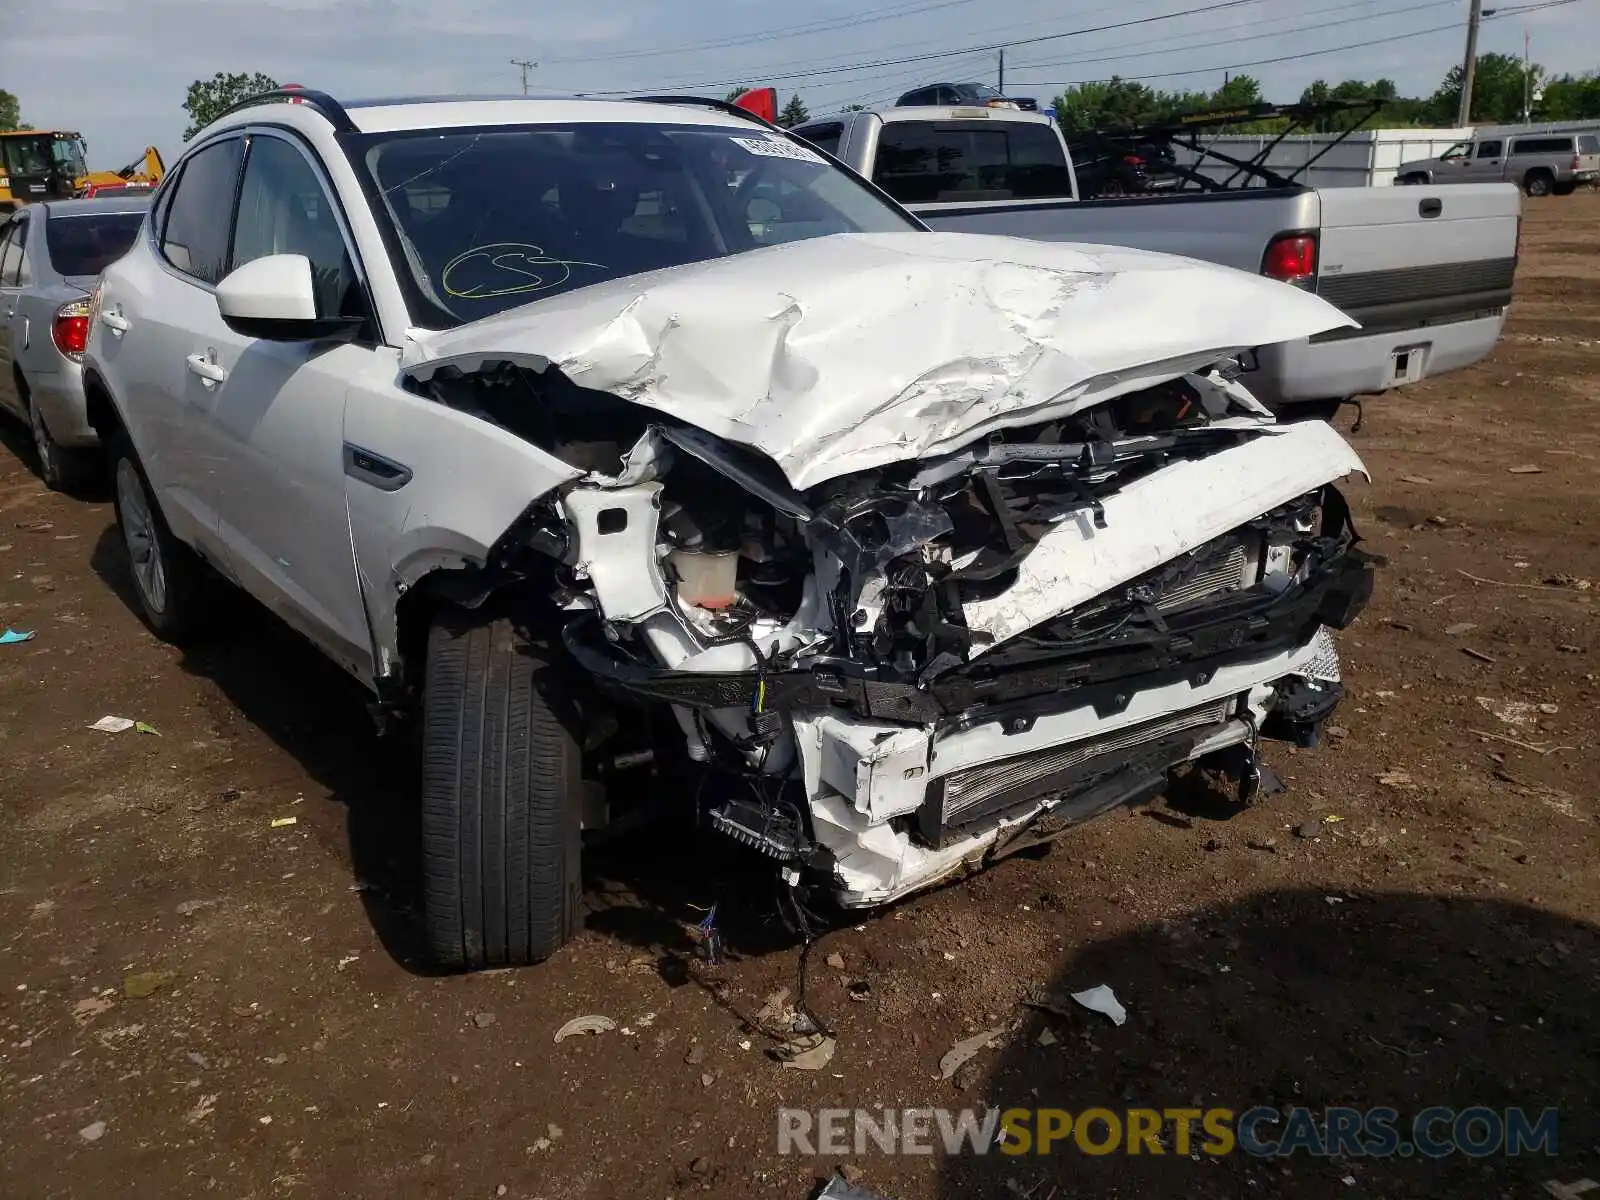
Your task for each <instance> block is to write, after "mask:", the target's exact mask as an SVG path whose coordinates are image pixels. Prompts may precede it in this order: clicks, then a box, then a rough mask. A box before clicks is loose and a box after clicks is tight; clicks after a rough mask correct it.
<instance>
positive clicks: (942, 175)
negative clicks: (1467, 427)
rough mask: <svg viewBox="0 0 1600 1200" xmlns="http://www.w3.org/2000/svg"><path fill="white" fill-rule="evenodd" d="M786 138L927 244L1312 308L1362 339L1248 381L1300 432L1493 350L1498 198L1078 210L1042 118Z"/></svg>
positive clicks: (1505, 223)
mask: <svg viewBox="0 0 1600 1200" xmlns="http://www.w3.org/2000/svg"><path fill="white" fill-rule="evenodd" d="M792 132H794V133H796V134H798V135H799V136H801V137H803V138H805V139H806V140H807V141H809V142H811V143H812V144H813V145H815V146H818V147H819V148H821V149H823V150H825V151H827V152H828V153H830V154H832V155H833V156H834V157H836V158H837V159H839V160H840V161H841V162H843V163H844V164H845V165H846V166H848V167H850V168H851V169H853V170H854V171H856V172H857V173H858V174H861V175H863V176H865V177H866V178H868V179H870V180H872V181H873V182H874V183H876V184H877V185H878V186H879V187H881V188H882V189H883V190H884V191H886V192H888V193H889V194H890V195H891V196H893V197H894V198H895V199H896V200H899V201H900V202H901V203H902V204H904V205H906V207H908V208H909V209H910V210H911V211H912V212H913V213H915V214H916V215H917V216H918V217H919V218H920V219H921V220H922V221H923V222H924V223H925V224H927V225H928V226H929V227H930V228H933V229H939V230H952V231H958V232H970V233H999V234H1010V235H1012V236H1017V237H1028V238H1037V239H1041V240H1044V241H1063V242H1089V243H1101V244H1109V245H1118V246H1134V247H1138V248H1140V249H1146V250H1158V251H1164V252H1166V253H1170V254H1180V255H1185V256H1187V257H1190V258H1197V259H1203V260H1205V261H1208V262H1213V263H1220V264H1222V265H1224V266H1230V267H1237V268H1239V269H1241V270H1245V271H1250V272H1253V273H1254V272H1259V273H1261V274H1263V275H1268V276H1271V277H1273V278H1275V279H1281V280H1283V281H1285V282H1288V283H1292V284H1295V285H1296V286H1298V287H1301V288H1304V289H1305V290H1307V291H1310V292H1314V293H1316V294H1317V295H1319V296H1322V297H1323V298H1324V299H1326V300H1328V301H1330V302H1331V303H1333V304H1334V305H1336V306H1337V307H1339V308H1340V309H1342V310H1343V311H1344V312H1345V313H1347V314H1348V315H1349V316H1350V317H1352V318H1353V319H1355V320H1356V321H1357V322H1359V324H1360V328H1359V329H1352V328H1345V329H1338V330H1330V331H1328V332H1326V333H1321V334H1317V335H1314V336H1312V337H1310V338H1302V339H1299V340H1297V341H1291V342H1286V343H1282V344H1279V345H1275V346H1265V347H1262V348H1261V349H1260V351H1259V352H1258V354H1257V355H1256V356H1255V357H1256V359H1257V365H1256V370H1255V371H1254V372H1253V373H1252V374H1250V376H1249V377H1248V382H1249V385H1250V389H1251V391H1252V392H1254V393H1255V394H1256V395H1257V396H1259V397H1261V398H1262V399H1264V400H1265V401H1267V402H1268V403H1269V404H1272V405H1273V406H1274V407H1283V406H1287V405H1291V404H1292V405H1295V406H1297V408H1296V412H1297V414H1300V415H1303V414H1307V413H1309V412H1312V411H1315V412H1317V413H1318V414H1321V415H1326V414H1330V413H1331V412H1332V411H1333V410H1334V409H1336V408H1337V407H1338V405H1339V404H1340V403H1342V402H1343V401H1346V400H1348V399H1351V398H1353V397H1356V396H1362V395H1370V394H1375V393H1379V392H1384V391H1388V390H1389V389H1391V388H1397V387H1403V386H1405V385H1406V384H1411V383H1415V382H1417V381H1418V380H1420V379H1423V378H1427V377H1433V376H1437V375H1441V374H1443V373H1444V372H1446V371H1454V370H1458V369H1459V368H1461V367H1466V366H1470V365H1471V364H1473V363H1475V362H1478V361H1479V360H1481V359H1483V358H1485V357H1487V356H1488V354H1489V352H1490V351H1491V350H1492V349H1493V348H1494V345H1495V343H1496V341H1497V340H1498V339H1499V337H1500V329H1501V326H1502V324H1503V323H1504V321H1505V312H1506V305H1507V304H1508V303H1509V301H1510V299H1511V287H1512V280H1513V277H1514V275H1515V272H1516V265H1517V241H1518V235H1519V231H1520V225H1521V216H1520V214H1521V197H1520V195H1519V193H1518V191H1517V189H1516V188H1515V187H1513V186H1511V185H1509V184H1504V183H1493V184H1481V185H1460V186H1456V187H1451V188H1448V189H1438V190H1435V189H1432V188H1426V187H1424V188H1403V189H1402V188H1376V187H1360V188H1330V189H1327V190H1320V189H1316V188H1311V187H1304V186H1297V185H1291V186H1283V187H1247V188H1240V189H1237V190H1231V191H1228V190H1224V191H1198V192H1183V191H1178V192H1164V193H1159V194H1151V195H1142V196H1136V197H1128V198H1118V199H1107V200H1086V201H1080V200H1078V198H1077V184H1076V179H1075V176H1074V173H1073V167H1072V159H1071V155H1070V154H1069V153H1068V149H1067V146H1066V143H1065V142H1064V141H1063V139H1062V136H1061V133H1060V130H1059V129H1058V127H1057V126H1056V125H1055V123H1054V122H1053V121H1052V120H1051V119H1050V118H1049V117H1047V116H1045V115H1043V114H1037V113H1027V112H1017V111H1013V110H1005V109H993V108H975V107H974V108H909V107H896V108H887V109H883V110H879V111H859V112H849V113H843V114H840V115H838V116H832V117H823V118H818V119H816V120H812V121H809V122H807V123H805V124H804V125H801V126H799V127H797V128H796V129H794V130H793V131H792ZM1301 406H1303V407H1301Z"/></svg>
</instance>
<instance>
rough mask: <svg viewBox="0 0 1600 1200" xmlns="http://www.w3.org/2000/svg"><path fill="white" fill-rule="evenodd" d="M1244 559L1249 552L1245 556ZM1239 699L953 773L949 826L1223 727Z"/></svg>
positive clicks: (947, 793)
mask: <svg viewBox="0 0 1600 1200" xmlns="http://www.w3.org/2000/svg"><path fill="white" fill-rule="evenodd" d="M1240 553H1241V555H1242V554H1243V551H1241V552H1240ZM1233 703H1234V698H1233V697H1231V696H1230V697H1225V698H1223V699H1221V700H1217V701H1214V702H1212V703H1211V704H1207V705H1203V706H1201V707H1200V708H1191V709H1189V710H1188V711H1187V712H1181V713H1173V714H1172V715H1171V716H1166V717H1161V718H1158V719H1157V720H1154V721H1147V722H1145V723H1144V724H1143V725H1134V726H1132V727H1130V728H1128V729H1121V730H1118V731H1117V732H1115V733H1108V734H1106V735H1105V736H1104V737H1099V738H1093V739H1090V740H1088V741H1082V742H1073V743H1072V744H1071V745H1067V746H1054V747H1051V748H1050V749H1048V750H1037V751H1034V752H1033V753H1031V754H1019V755H1017V756H1016V757H1014V758H1008V759H1003V760H1002V761H1000V762H997V763H985V764H984V765H982V766H978V767H968V768H967V769H965V770H962V771H952V772H951V773H950V774H949V775H947V776H945V779H944V822H945V824H947V825H949V824H955V823H959V821H960V819H961V815H962V814H963V813H965V812H967V811H969V810H971V809H972V808H974V807H976V806H978V805H980V804H982V803H983V802H984V801H986V800H989V799H990V798H992V797H994V796H998V795H1000V794H1002V793H1004V792H1008V791H1010V790H1012V789H1013V788H1017V787H1020V786H1022V785H1024V784H1028V783H1032V782H1035V781H1037V780H1041V779H1046V778H1049V777H1051V776H1054V775H1060V774H1063V773H1064V772H1067V771H1070V770H1071V769H1072V768H1073V767H1076V766H1078V765H1079V764H1081V763H1084V762H1087V761H1088V760H1089V759H1091V758H1095V757H1097V756H1098V755H1101V754H1110V753H1113V752H1115V751H1118V750H1131V749H1133V748H1134V747H1136V746H1141V745H1143V744H1144V743H1146V742H1153V741H1156V740H1158V739H1160V738H1163V737H1167V736H1169V735H1170V734H1174V733H1180V732H1182V731H1184V730H1187V729H1199V728H1203V727H1205V726H1208V725H1220V724H1221V723H1222V722H1223V721H1226V720H1227V719H1228V714H1229V710H1230V709H1231V708H1232V706H1233Z"/></svg>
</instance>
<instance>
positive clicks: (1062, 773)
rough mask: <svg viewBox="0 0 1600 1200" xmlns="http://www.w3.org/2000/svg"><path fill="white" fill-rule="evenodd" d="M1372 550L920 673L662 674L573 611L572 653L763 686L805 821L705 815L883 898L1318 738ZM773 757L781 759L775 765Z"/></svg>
mask: <svg viewBox="0 0 1600 1200" xmlns="http://www.w3.org/2000/svg"><path fill="white" fill-rule="evenodd" d="M1374 566H1375V561H1374V560H1373V559H1372V558H1371V557H1370V556H1369V555H1367V554H1365V553H1364V552H1362V551H1361V550H1360V549H1358V548H1357V547H1356V546H1354V545H1353V544H1339V545H1333V544H1332V543H1330V546H1329V549H1328V551H1327V553H1326V554H1324V555H1322V556H1321V558H1320V561H1318V562H1317V563H1316V564H1315V565H1314V566H1311V567H1309V569H1308V570H1307V571H1306V572H1305V573H1304V574H1303V576H1302V577H1300V578H1299V579H1297V580H1296V581H1294V582H1292V583H1288V584H1287V585H1285V584H1284V583H1283V582H1281V581H1280V582H1279V583H1277V584H1271V583H1266V582H1263V583H1258V584H1257V585H1256V586H1253V587H1248V588H1245V589H1243V590H1239V591H1233V592H1228V593H1225V594H1220V595H1218V596H1216V597H1212V598H1210V599H1207V600H1205V601H1204V602H1202V603H1197V604H1193V605H1190V606H1188V607H1183V608H1179V609H1176V610H1172V611H1168V612H1165V613H1164V614H1163V615H1162V616H1161V618H1160V619H1159V620H1158V621H1157V622H1156V624H1155V626H1154V627H1153V628H1149V627H1147V628H1144V629H1142V630H1139V631H1132V630H1127V629H1119V631H1118V632H1117V633H1116V634H1114V635H1110V636H1108V637H1106V638H1105V639H1102V640H1094V639H1091V640H1089V641H1087V642H1084V643H1082V644H1068V645H1067V647H1066V648H1053V647H1047V648H1042V649H1037V650H1026V651H1019V650H1018V649H1017V648H1016V647H1014V646H1012V645H1010V644H1002V646H1000V647H996V648H994V649H993V650H991V651H990V653H988V654H985V655H982V656H980V657H978V658H977V659H976V660H975V661H973V662H971V663H968V664H966V665H964V666H962V667H960V668H957V669H955V670H952V671H949V672H946V673H945V674H943V675H941V676H938V677H937V678H934V679H932V680H929V681H925V682H920V683H913V682H906V681H904V680H900V679H886V678H881V677H876V676H874V675H872V674H871V673H870V672H868V671H867V669H866V668H864V667H862V666H861V665H860V664H857V663H853V662H851V661H848V660H842V659H841V660H830V661H821V662H818V661H813V662H812V663H810V664H808V665H807V666H805V667H804V668H795V669H789V670H773V671H771V672H763V671H760V670H754V671H736V672H716V673H713V672H685V671H674V670H670V669H667V668H664V667H661V666H658V665H654V664H646V663H642V662H639V661H637V660H635V659H633V658H629V657H628V656H627V655H626V654H625V653H624V652H623V651H622V650H621V649H619V648H618V647H617V646H616V645H614V644H613V643H611V642H609V641H608V640H607V639H606V638H605V636H604V632H603V629H602V627H601V625H600V623H599V622H598V621H597V620H595V619H593V618H592V617H583V618H578V619H577V620H575V621H573V622H571V623H570V624H569V625H568V626H567V627H566V630H565V640H566V645H567V649H568V650H569V651H570V652H571V654H572V656H573V658H574V659H575V660H576V661H577V663H578V664H579V665H580V666H581V667H582V668H584V669H585V670H586V671H587V672H588V673H589V674H590V675H591V676H592V678H593V679H594V681H595V683H596V684H597V685H598V686H599V687H600V688H601V689H602V690H608V691H611V692H613V693H620V694H622V695H625V696H631V697H634V698H636V699H643V700H648V701H652V702H655V703H666V704H670V705H672V706H674V707H676V708H677V709H678V710H679V711H680V712H681V711H683V710H686V709H687V710H700V711H701V712H702V713H703V714H704V715H706V716H712V715H714V714H715V713H716V712H718V711H733V712H744V713H749V712H751V711H753V710H754V709H755V707H756V703H755V700H756V697H757V696H758V695H759V696H761V697H763V698H764V700H763V703H762V704H761V706H760V707H761V708H762V710H763V711H764V712H765V713H767V714H770V715H771V719H773V720H777V719H779V718H780V717H781V718H782V719H784V720H786V723H787V725H788V727H789V728H790V729H792V731H793V735H794V748H795V754H796V755H797V756H798V760H799V762H798V768H799V769H798V771H797V772H796V773H795V774H796V776H797V782H798V783H799V785H800V787H801V788H802V789H803V795H804V801H805V807H807V808H808V809H809V815H810V825H811V828H810V830H809V831H805V830H802V829H801V828H800V827H799V826H798V825H794V826H792V827H790V828H786V829H783V830H776V829H774V827H773V825H772V822H771V820H770V817H769V816H767V815H763V814H762V813H761V812H759V811H757V810H756V809H755V808H753V807H749V806H745V805H742V804H741V803H739V802H734V803H732V804H730V805H729V806H728V807H727V808H725V809H723V810H721V811H720V812H719V813H717V814H714V817H713V820H714V823H715V824H717V825H718V827H719V828H722V829H724V830H725V831H726V832H729V833H730V834H733V835H734V836H736V837H738V838H739V839H740V840H742V841H745V842H746V843H747V844H750V845H752V846H754V847H756V848H757V849H759V850H761V851H763V852H764V853H767V854H769V855H771V856H773V857H774V858H777V859H779V860H781V861H785V862H786V863H790V864H793V865H796V866H801V865H804V866H807V867H810V868H812V869H813V870H814V871H817V872H820V873H823V874H825V875H826V876H827V878H828V881H829V890H830V891H831V892H832V893H833V895H834V896H835V898H836V899H837V900H838V901H839V902H840V903H841V904H843V905H844V906H846V907H861V906H869V905H874V904H880V903H885V902H888V901H891V900H894V899H896V898H898V897H900V896H903V895H905V894H907V893H909V892H911V891H914V890H917V889H919V888H921V887H925V886H928V885H929V884H931V883H934V882H937V881H938V880H939V879H941V878H943V877H944V876H946V875H948V874H950V873H952V872H955V871H958V870H961V869H963V868H964V867H965V866H970V865H977V864H981V863H982V862H985V861H987V860H988V859H990V858H992V857H994V856H996V855H998V854H1002V853H1005V852H1008V851H1009V850H1011V849H1014V848H1017V846H1018V845H1019V844H1021V843H1026V842H1032V841H1038V840H1045V839H1047V838H1049V837H1053V836H1055V835H1056V834H1057V833H1059V832H1061V831H1062V830H1064V829H1065V828H1067V827H1068V826H1070V825H1072V824H1076V823H1078V822H1081V821H1083V820H1086V819H1088V818H1089V817H1092V816H1094V815H1096V814H1097V813H1100V812H1103V811H1105V810H1106V809H1109V808H1112V807H1115V806H1117V805H1120V804H1126V803H1129V802H1133V801H1138V800H1141V799H1144V798H1145V797H1147V796H1149V795H1152V794H1154V793H1156V792H1159V791H1160V790H1161V788H1162V787H1163V786H1164V785H1165V783H1166V781H1167V777H1168V775H1169V773H1170V772H1171V771H1172V770H1173V769H1174V768H1176V767H1179V766H1182V765H1183V764H1185V763H1188V762H1191V761H1194V760H1196V759H1198V758H1201V757H1204V756H1206V755H1209V754H1213V753H1215V752H1217V751H1219V750H1223V749H1226V748H1228V747H1232V746H1239V745H1241V744H1243V745H1252V746H1253V744H1254V743H1255V741H1256V739H1257V737H1258V735H1259V734H1262V733H1265V734H1266V735H1268V736H1284V737H1289V738H1291V739H1292V740H1295V741H1298V742H1300V743H1301V744H1309V743H1310V742H1314V740H1315V737H1316V733H1317V730H1318V729H1319V727H1320V725H1321V723H1322V722H1323V721H1324V720H1326V719H1327V717H1328V716H1329V715H1330V714H1331V712H1332V711H1333V708H1334V707H1335V705H1336V704H1337V702H1338V698H1339V695H1340V694H1341V692H1340V689H1339V685H1338V666H1337V662H1338V659H1337V654H1336V652H1335V650H1334V647H1333V639H1332V637H1331V635H1330V633H1329V629H1342V628H1344V627H1345V626H1346V625H1348V624H1349V623H1350V621H1351V620H1353V619H1354V618H1355V617H1356V615H1357V614H1359V613H1360V611H1361V610H1362V609H1363V607H1364V606H1365V605H1366V603H1367V601H1368V599H1369V597H1370V596H1371V593H1372V586H1373V574H1374ZM780 761H781V760H780Z"/></svg>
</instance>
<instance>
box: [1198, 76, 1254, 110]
mask: <svg viewBox="0 0 1600 1200" xmlns="http://www.w3.org/2000/svg"><path fill="white" fill-rule="evenodd" d="M1260 103H1261V81H1260V80H1259V79H1256V78H1255V77H1254V76H1251V75H1235V76H1233V77H1232V78H1230V79H1229V80H1228V81H1227V82H1226V83H1224V84H1223V85H1222V86H1221V87H1219V88H1218V89H1217V90H1216V91H1214V92H1212V93H1211V103H1210V107H1212V108H1234V107H1239V108H1243V107H1244V106H1245V105H1248V104H1260Z"/></svg>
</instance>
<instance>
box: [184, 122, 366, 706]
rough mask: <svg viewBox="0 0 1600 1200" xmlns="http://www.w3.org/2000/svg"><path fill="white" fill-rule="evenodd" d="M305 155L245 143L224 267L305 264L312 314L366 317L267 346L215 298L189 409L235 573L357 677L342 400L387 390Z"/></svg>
mask: <svg viewBox="0 0 1600 1200" xmlns="http://www.w3.org/2000/svg"><path fill="white" fill-rule="evenodd" d="M333 195H334V193H333V190H332V188H331V187H329V186H328V184H327V183H326V175H325V173H324V171H323V169H322V166H321V164H320V163H319V162H318V161H317V160H316V158H315V157H314V155H313V153H312V151H311V150H310V149H309V148H307V147H305V146H304V145H303V144H302V143H301V142H300V141H299V140H298V139H297V138H295V137H294V135H292V134H290V133H288V132H287V131H282V130H272V129H256V130H251V131H250V132H249V133H248V135H247V146H246V149H245V156H244V170H243V174H242V176H241V178H240V182H239V189H238V202H237V208H236V217H235V221H234V225H233V234H232V239H231V245H230V249H229V252H228V269H229V270H234V269H237V268H238V267H240V266H242V265H243V264H245V263H248V262H252V261H254V260H255V259H258V258H262V257H265V256H267V255H270V254H301V255H304V256H305V257H306V258H307V260H309V262H310V264H311V272H312V278H313V280H314V283H315V287H316V290H317V307H318V313H319V315H320V316H328V317H332V316H356V315H359V316H362V317H364V318H365V320H364V325H363V329H364V332H363V333H362V334H360V335H358V336H357V338H356V339H355V340H353V341H346V342H340V343H330V342H327V341H321V342H315V341H271V340H266V339H257V338H252V337H247V336H245V335H243V334H240V333H237V332H235V331H234V330H232V329H230V328H229V327H228V325H227V324H226V323H225V322H224V321H223V320H222V317H221V314H220V313H219V312H218V311H217V308H216V305H215V303H213V304H212V305H211V307H210V310H209V312H208V313H207V315H206V318H205V320H204V321H202V322H200V323H199V324H197V326H196V327H195V328H194V330H193V332H192V337H191V339H190V342H189V345H188V346H187V348H186V349H187V353H186V354H185V355H184V359H183V366H184V369H185V371H186V373H187V375H188V379H187V389H188V390H187V393H186V403H187V405H188V406H189V407H190V408H191V409H192V410H193V411H194V412H196V413H197V414H199V415H200V416H201V417H202V420H201V421H200V430H201V432H200V434H199V441H200V443H201V444H200V447H199V453H198V454H197V455H196V462H195V464H194V466H193V471H194V472H195V483H194V486H195V488H196V489H197V490H198V491H199V492H201V493H202V494H203V495H204V496H205V497H206V498H207V500H208V502H209V504H210V505H211V507H212V508H213V510H214V511H215V514H216V519H217V528H218V536H219V539H220V541H221V543H222V546H223V550H224V552H225V553H226V555H227V558H228V562H229V565H230V568H231V570H232V572H233V574H234V577H235V578H236V579H237V580H238V581H239V582H240V583H241V584H242V585H243V586H244V587H245V589H246V590H247V591H249V592H251V593H252V594H253V595H254V596H256V598H257V599H259V600H261V601H262V602H263V603H264V604H266V605H267V606H268V607H269V608H271V609H272V610H273V611H275V612H277V613H278V614H279V615H280V616H281V617H282V618H283V619H284V620H285V621H287V622H288V623H289V624H291V625H293V626H295V627H296V628H297V629H299V630H300V631H301V632H302V633H304V634H305V635H306V636H308V637H309V638H310V639H311V640H312V641H314V642H316V643H317V644H318V645H319V646H321V647H322V648H323V649H324V650H325V651H326V652H327V653H328V654H329V655H330V656H331V657H332V658H334V660H335V661H337V662H338V663H340V665H341V666H344V667H345V668H346V669H347V670H349V671H351V672H352V673H353V674H355V675H357V676H358V677H365V676H366V675H367V674H368V672H369V671H370V668H371V639H370V636H369V633H368V629H367V624H366V614H365V609H364V608H363V605H362V598H361V591H360V588H359V587H358V585H357V582H356V571H355V562H354V557H353V551H352V547H351V542H350V527H349V520H348V517H347V514H346V510H345V461H344V453H343V446H344V438H343V426H344V404H345V394H346V391H347V389H348V388H349V387H350V386H351V384H352V383H353V382H355V381H363V382H364V381H367V380H369V379H371V378H373V377H375V376H376V377H380V378H385V379H388V380H390V381H392V380H393V379H394V378H395V374H396V370H397V366H398V352H397V351H395V350H394V349H392V348H388V347H384V346H381V345H380V344H379V342H378V337H377V331H376V330H377V327H376V321H375V320H374V319H373V317H372V305H371V301H370V299H369V297H368V295H367V291H366V288H365V285H364V282H363V278H362V276H361V274H360V273H359V271H358V268H357V265H356V259H355V256H354V253H353V251H352V249H351V241H350V238H349V236H348V232H347V229H346V226H345V222H344V220H343V216H342V213H341V212H340V210H339V208H338V206H337V205H336V204H335V202H334V199H333Z"/></svg>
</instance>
